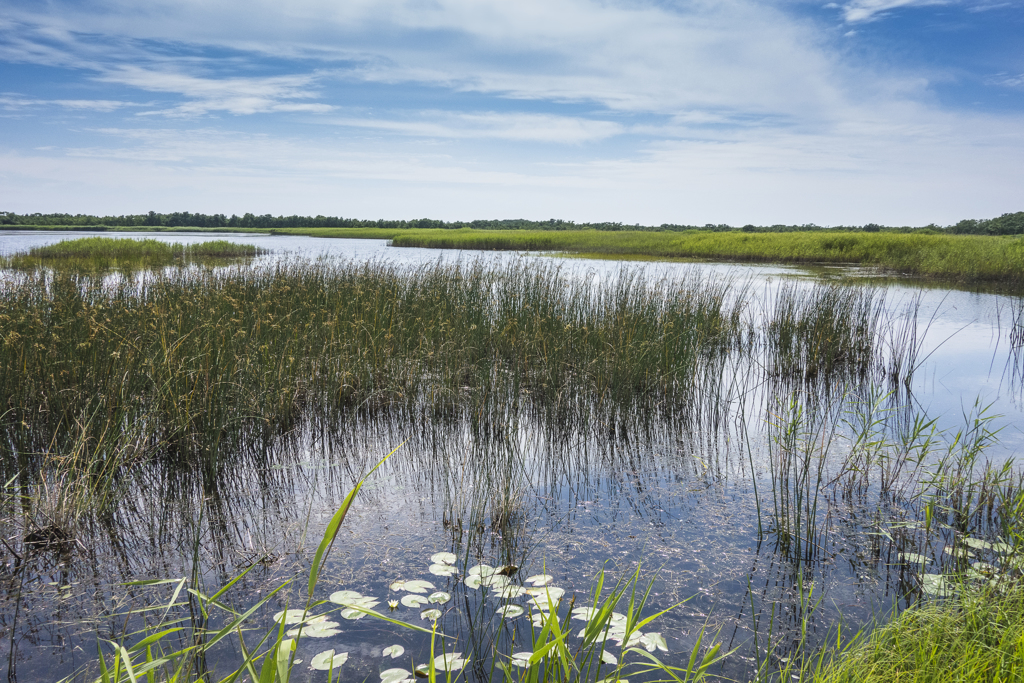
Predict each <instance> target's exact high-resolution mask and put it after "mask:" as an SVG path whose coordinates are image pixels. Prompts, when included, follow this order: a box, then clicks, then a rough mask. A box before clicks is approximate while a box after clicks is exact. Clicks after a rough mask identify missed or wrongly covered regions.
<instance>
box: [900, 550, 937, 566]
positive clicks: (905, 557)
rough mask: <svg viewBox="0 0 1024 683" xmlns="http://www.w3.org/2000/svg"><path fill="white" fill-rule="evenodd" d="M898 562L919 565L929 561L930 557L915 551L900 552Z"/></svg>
mask: <svg viewBox="0 0 1024 683" xmlns="http://www.w3.org/2000/svg"><path fill="white" fill-rule="evenodd" d="M900 562H906V563H907V564H912V565H915V566H918V567H919V566H921V565H923V564H928V563H929V562H931V559H930V558H928V557H926V556H924V555H918V554H917V553H900Z"/></svg>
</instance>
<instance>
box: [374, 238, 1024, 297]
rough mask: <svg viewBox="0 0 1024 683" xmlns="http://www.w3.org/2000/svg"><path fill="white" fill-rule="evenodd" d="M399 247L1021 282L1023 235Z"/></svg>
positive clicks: (437, 241) (408, 242) (455, 241)
mask: <svg viewBox="0 0 1024 683" xmlns="http://www.w3.org/2000/svg"><path fill="white" fill-rule="evenodd" d="M392 244H393V245H394V246H397V247H429V248H435V249H503V250H529V251H567V252H573V253H578V254H588V255H603V256H647V257H656V258H697V259H716V260H732V261H751V262H765V263H836V264H860V265H866V266H878V267H881V268H885V269H887V270H889V271H894V272H897V273H905V274H909V275H918V276H924V277H935V278H944V279H951V280H957V281H964V282H986V281H991V282H1003V283H1008V284H1015V285H1019V284H1021V283H1022V282H1024V275H1022V273H1024V240H1022V239H1019V238H1003V237H981V236H966V235H914V234H897V233H862V232H856V233H849V232H848V233H844V232H838V233H832V232H788V233H723V232H702V231H689V232H683V233H674V232H636V231H633V232H628V231H623V232H606V231H596V230H577V231H558V232H555V231H543V230H522V231H493V230H492V231H487V230H472V229H463V230H411V231H408V232H406V233H402V234H401V235H396V236H395V237H393V238H392Z"/></svg>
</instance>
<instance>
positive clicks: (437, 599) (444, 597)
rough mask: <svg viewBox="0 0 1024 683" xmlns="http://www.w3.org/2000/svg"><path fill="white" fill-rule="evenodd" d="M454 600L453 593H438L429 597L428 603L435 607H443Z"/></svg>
mask: <svg viewBox="0 0 1024 683" xmlns="http://www.w3.org/2000/svg"><path fill="white" fill-rule="evenodd" d="M451 599H452V594H451V593H445V592H444V591H437V592H436V593H431V594H430V595H428V596H427V602H432V603H434V604H435V605H443V604H444V603H446V602H448V601H449V600H451Z"/></svg>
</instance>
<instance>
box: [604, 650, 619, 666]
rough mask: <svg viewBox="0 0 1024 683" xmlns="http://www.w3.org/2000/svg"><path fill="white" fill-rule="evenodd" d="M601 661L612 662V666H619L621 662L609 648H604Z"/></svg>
mask: <svg viewBox="0 0 1024 683" xmlns="http://www.w3.org/2000/svg"><path fill="white" fill-rule="evenodd" d="M601 661H602V662H604V663H605V664H611V665H612V666H617V665H618V663H619V660H618V659H617V658H616V657H615V655H613V654H612V653H611V652H608V650H604V651H603V652H601Z"/></svg>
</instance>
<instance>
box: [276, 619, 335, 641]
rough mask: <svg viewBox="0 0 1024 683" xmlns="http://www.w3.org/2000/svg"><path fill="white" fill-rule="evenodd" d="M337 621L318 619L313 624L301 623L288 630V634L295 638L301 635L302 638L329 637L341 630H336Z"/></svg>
mask: <svg viewBox="0 0 1024 683" xmlns="http://www.w3.org/2000/svg"><path fill="white" fill-rule="evenodd" d="M339 625H340V624H338V622H336V621H320V622H317V623H315V624H303V625H302V626H299V627H298V628H293V629H290V630H289V631H288V636H289V637H291V638H296V637H298V636H299V635H301V636H302V637H303V638H330V637H331V636H336V635H338V634H339V633H341V631H339V630H338V626H339Z"/></svg>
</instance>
